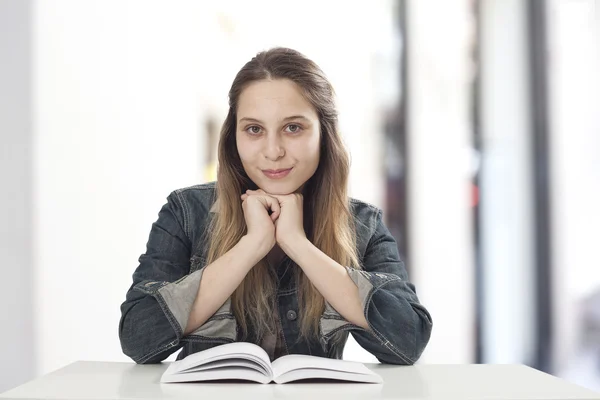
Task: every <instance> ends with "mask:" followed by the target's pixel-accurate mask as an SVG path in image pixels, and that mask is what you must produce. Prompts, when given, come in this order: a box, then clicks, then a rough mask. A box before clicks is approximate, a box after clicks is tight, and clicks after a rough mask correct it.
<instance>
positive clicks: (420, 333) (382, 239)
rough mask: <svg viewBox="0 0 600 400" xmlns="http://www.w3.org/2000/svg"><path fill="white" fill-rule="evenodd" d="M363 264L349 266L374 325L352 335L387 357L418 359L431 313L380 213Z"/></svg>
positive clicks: (385, 359)
mask: <svg viewBox="0 0 600 400" xmlns="http://www.w3.org/2000/svg"><path fill="white" fill-rule="evenodd" d="M363 268H364V269H363V270H357V269H350V268H348V270H347V271H348V274H349V275H350V277H351V278H352V280H353V281H354V283H355V284H356V286H357V287H358V292H359V297H360V299H361V300H360V302H361V304H362V305H363V310H364V315H365V318H366V319H367V321H368V322H369V327H370V330H369V331H365V330H361V329H355V330H353V331H352V336H354V338H355V339H356V341H357V342H358V344H360V345H361V346H362V347H363V348H364V349H365V350H367V351H369V352H370V353H371V354H373V355H375V356H376V357H377V359H378V360H379V361H381V362H383V363H390V364H413V363H415V362H416V361H417V360H418V359H419V357H420V356H421V354H422V352H423V350H424V349H425V346H426V345H427V343H428V342H429V338H430V336H431V330H432V320H431V315H430V314H429V312H428V311H427V309H426V308H425V307H423V305H421V304H420V303H419V299H418V298H417V294H416V291H415V286H414V285H413V284H412V283H410V282H409V281H408V274H407V272H406V268H405V266H404V262H403V261H402V260H401V258H400V255H399V253H398V246H397V245H396V241H395V239H394V237H393V236H392V235H391V233H390V232H389V230H388V229H387V227H386V226H385V225H384V223H383V220H382V212H381V210H377V214H376V216H375V230H374V232H373V235H372V236H371V238H370V240H369V243H368V245H367V248H366V251H365V255H364V258H363Z"/></svg>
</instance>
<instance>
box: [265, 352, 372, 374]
mask: <svg viewBox="0 0 600 400" xmlns="http://www.w3.org/2000/svg"><path fill="white" fill-rule="evenodd" d="M305 368H312V369H322V370H330V371H342V372H350V373H355V374H367V375H371V374H373V372H372V371H371V370H370V369H368V368H367V367H365V366H364V364H362V363H358V362H354V361H344V360H337V359H333V358H325V357H316V356H306V355H302V354H290V355H287V356H283V357H280V358H278V359H277V360H275V361H273V363H272V369H273V376H274V377H277V376H280V375H283V374H285V373H287V372H289V371H292V370H297V369H305Z"/></svg>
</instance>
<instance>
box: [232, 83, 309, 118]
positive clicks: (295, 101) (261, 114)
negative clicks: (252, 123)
mask: <svg viewBox="0 0 600 400" xmlns="http://www.w3.org/2000/svg"><path fill="white" fill-rule="evenodd" d="M237 114H238V119H240V118H244V117H250V118H257V119H269V118H274V119H280V118H285V117H287V116H289V115H295V114H304V115H306V117H308V118H317V113H316V111H315V110H314V108H313V106H312V105H311V104H310V103H309V102H308V100H306V98H305V97H304V96H303V94H302V90H301V88H300V87H299V86H298V85H296V84H295V83H294V82H292V81H290V80H288V79H276V80H261V81H256V82H252V83H251V84H250V85H248V86H247V87H246V88H244V90H243V91H242V93H241V94H240V98H239V100H238V112H237ZM284 114H285V115H284Z"/></svg>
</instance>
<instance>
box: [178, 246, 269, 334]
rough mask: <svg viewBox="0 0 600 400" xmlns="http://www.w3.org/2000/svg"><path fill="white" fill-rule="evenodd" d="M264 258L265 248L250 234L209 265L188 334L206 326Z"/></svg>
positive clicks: (205, 270)
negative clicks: (207, 321) (252, 238)
mask: <svg viewBox="0 0 600 400" xmlns="http://www.w3.org/2000/svg"><path fill="white" fill-rule="evenodd" d="M263 257H264V251H261V250H260V247H258V246H257V245H256V243H255V242H254V241H252V240H250V238H249V237H248V236H244V237H242V239H241V240H240V241H239V242H238V244H237V245H235V246H234V247H233V248H232V249H231V250H229V251H228V252H227V253H225V254H224V255H223V256H222V257H220V258H219V259H218V260H216V261H215V262H213V263H212V264H210V265H208V266H207V267H205V268H204V272H203V274H202V280H201V281H200V285H199V287H198V290H197V294H196V299H195V300H194V302H193V304H192V307H191V311H190V314H189V319H188V321H187V327H186V328H185V331H184V336H185V335H188V334H190V333H191V332H193V331H195V330H196V329H198V328H199V327H200V326H202V324H204V322H206V320H207V319H208V318H210V317H211V316H212V315H213V314H214V313H215V311H217V310H218V309H219V307H221V306H222V305H223V303H225V301H226V300H227V299H228V298H229V296H231V294H232V293H233V292H234V290H235V289H236V288H237V287H238V286H239V284H240V283H241V282H242V280H243V279H244V277H245V276H246V274H248V272H249V271H250V270H251V269H252V267H253V266H254V265H256V263H257V262H259V261H260V260H261V259H262V258H263Z"/></svg>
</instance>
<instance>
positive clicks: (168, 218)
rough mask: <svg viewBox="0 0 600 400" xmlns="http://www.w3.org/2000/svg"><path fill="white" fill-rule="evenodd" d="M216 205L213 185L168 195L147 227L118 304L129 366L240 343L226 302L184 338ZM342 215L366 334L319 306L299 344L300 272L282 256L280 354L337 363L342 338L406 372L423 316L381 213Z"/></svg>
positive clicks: (357, 207) (428, 324)
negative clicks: (296, 275)
mask: <svg viewBox="0 0 600 400" xmlns="http://www.w3.org/2000/svg"><path fill="white" fill-rule="evenodd" d="M214 201H215V183H214V182H212V183H207V184H202V185H196V186H191V187H188V188H183V189H178V190H175V191H173V192H172V193H171V194H170V195H169V196H168V199H167V203H166V204H165V205H164V206H163V207H162V209H161V210H160V212H159V214H158V220H157V221H156V222H154V224H153V225H152V229H151V231H150V236H149V239H148V243H147V249H146V253H144V254H142V255H141V256H140V258H139V265H138V267H137V268H136V270H135V272H134V273H133V284H132V285H131V287H130V288H129V290H128V291H127V295H126V299H125V302H123V304H122V305H121V320H120V323H119V338H120V341H121V347H122V349H123V352H124V353H125V354H126V355H128V356H129V357H131V358H132V359H133V360H134V361H135V362H136V363H157V362H161V361H162V360H164V359H165V358H167V357H168V356H169V355H170V354H172V353H174V352H175V351H177V350H179V349H180V348H181V349H182V351H181V352H180V353H179V354H178V357H177V359H182V358H184V357H185V356H187V355H189V354H192V353H195V352H198V351H202V350H206V349H208V348H210V347H213V346H217V345H220V344H225V343H230V342H234V341H239V340H240V332H239V331H240V330H241V329H238V325H237V323H236V319H235V316H234V314H233V310H232V306H231V300H230V299H229V300H227V301H226V302H225V304H223V306H222V307H221V308H219V309H218V310H217V311H216V312H215V313H214V314H213V315H212V317H210V318H209V319H208V320H207V321H206V322H205V323H204V324H203V325H202V326H200V327H199V328H198V329H196V330H195V331H194V332H192V333H190V334H189V335H187V336H184V334H183V331H184V329H185V327H186V326H187V320H188V316H189V313H190V310H191V307H192V304H193V302H194V300H195V298H196V294H197V291H198V287H199V285H200V280H201V279H202V272H203V268H204V267H205V266H206V255H205V254H204V251H205V247H206V246H205V243H202V242H203V241H205V240H204V239H203V234H204V232H205V229H206V227H207V226H208V223H209V222H210V218H211V215H212V213H213V212H214V208H213V206H214ZM350 209H351V212H352V214H353V216H354V222H355V226H356V234H357V250H358V255H359V260H360V262H361V264H362V267H363V269H362V270H359V269H353V268H346V270H347V272H348V274H349V275H350V277H351V279H352V280H353V281H354V283H355V284H356V286H357V287H358V293H359V297H360V301H361V303H362V305H363V310H364V315H365V318H366V320H367V321H368V323H369V327H370V330H365V329H363V328H361V327H359V326H356V325H354V324H352V323H350V322H348V321H347V320H345V319H344V317H342V316H341V315H340V314H339V313H337V312H336V311H335V310H334V309H333V308H332V307H331V306H330V305H329V304H328V303H326V307H325V311H324V313H323V315H322V316H321V319H320V324H319V325H320V327H319V333H318V338H316V339H315V340H300V339H299V328H300V327H299V319H298V316H299V310H298V295H297V289H296V287H295V279H292V271H293V270H294V268H298V267H297V266H296V265H295V264H294V263H293V262H292V261H291V260H290V259H289V258H287V257H286V258H284V260H283V261H282V264H285V265H281V266H280V267H279V268H278V269H277V270H278V273H277V274H278V280H279V285H278V289H277V296H276V298H277V309H278V312H279V315H278V316H279V322H280V326H279V328H280V329H281V331H280V332H279V334H280V335H281V337H282V338H283V342H284V345H285V349H286V351H287V353H288V354H309V355H315V356H321V357H330V358H341V357H342V351H343V348H344V345H345V343H346V340H347V338H348V333H349V332H350V333H352V335H353V336H354V338H355V340H356V341H357V342H358V343H359V344H360V345H361V346H362V347H363V348H364V349H366V350H367V351H368V352H370V353H371V354H373V355H374V356H376V357H377V359H378V360H379V361H381V362H384V363H391V364H413V363H414V362H415V361H416V360H417V359H418V358H419V357H420V355H421V353H422V352H423V349H424V348H425V345H426V344H427V342H428V341H429V337H430V334H431V329H432V321H431V316H430V315H429V312H428V311H427V310H426V309H425V307H423V306H422V305H421V304H420V303H419V300H418V298H417V295H416V293H415V287H414V285H413V284H411V283H410V282H409V281H408V276H407V272H406V268H405V266H404V263H403V261H402V260H401V258H400V256H399V254H398V248H397V246H396V242H395V240H394V238H393V237H392V235H391V234H390V232H389V231H388V229H387V228H386V226H385V225H384V223H383V220H382V212H381V210H380V209H378V208H377V207H375V206H373V205H370V204H367V203H364V202H361V201H358V200H355V199H352V198H351V199H350ZM255 339H256V338H255ZM246 341H253V340H252V339H250V340H248V339H246ZM255 343H257V344H259V342H255Z"/></svg>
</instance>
